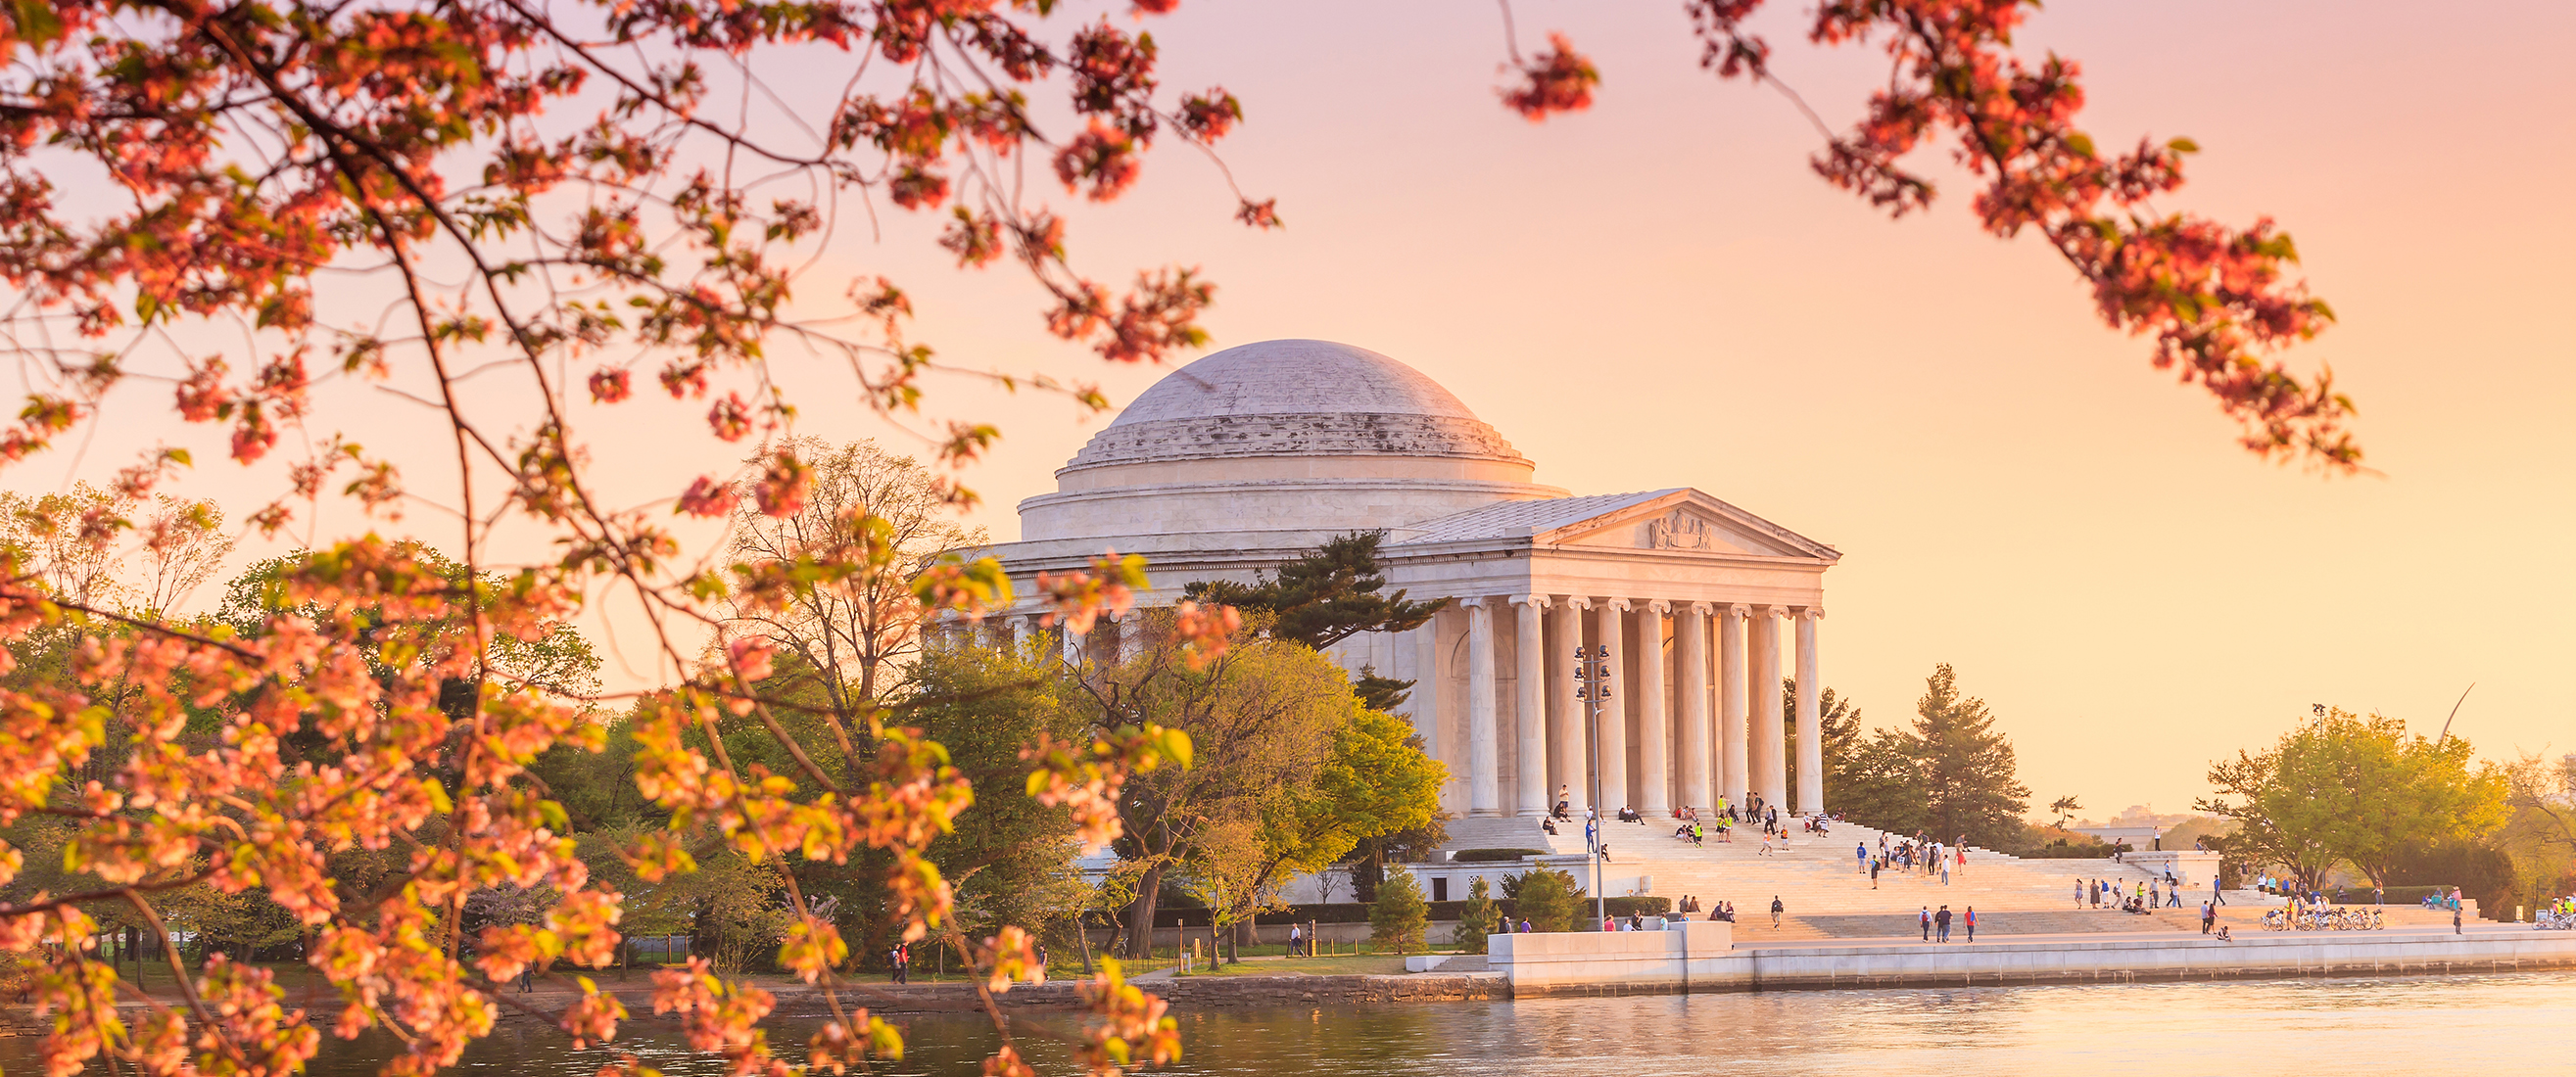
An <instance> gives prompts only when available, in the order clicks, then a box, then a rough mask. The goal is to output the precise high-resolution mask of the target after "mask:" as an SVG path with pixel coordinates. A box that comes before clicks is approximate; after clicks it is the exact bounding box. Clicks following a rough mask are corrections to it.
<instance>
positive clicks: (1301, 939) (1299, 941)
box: [1288, 924, 1306, 957]
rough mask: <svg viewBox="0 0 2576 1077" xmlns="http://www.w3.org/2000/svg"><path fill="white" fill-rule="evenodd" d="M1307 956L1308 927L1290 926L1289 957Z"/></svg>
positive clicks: (1300, 925) (1301, 925)
mask: <svg viewBox="0 0 2576 1077" xmlns="http://www.w3.org/2000/svg"><path fill="white" fill-rule="evenodd" d="M1305 954H1306V925H1304V924H1291V925H1289V926H1288V956H1290V957H1303V956H1305Z"/></svg>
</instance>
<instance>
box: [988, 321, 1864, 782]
mask: <svg viewBox="0 0 2576 1077" xmlns="http://www.w3.org/2000/svg"><path fill="white" fill-rule="evenodd" d="M1605 421H1606V420H1605ZM1602 433H1604V434H1609V433H1613V431H1608V430H1604V431H1602ZM1534 471H1535V468H1534V466H1533V465H1532V463H1531V462H1530V461H1529V460H1528V459H1526V458H1524V457H1523V456H1521V455H1520V453H1519V452H1518V451H1516V450H1514V449H1513V448H1512V445H1511V443H1510V442H1508V441H1506V440H1504V438H1503V437H1502V435H1501V434H1500V433H1498V432H1496V431H1495V430H1494V428H1492V427H1491V426H1488V425H1486V424H1485V423H1484V422H1482V421H1480V420H1478V419H1477V418H1476V416H1475V414H1474V413H1473V412H1472V411H1470V410H1468V408H1467V407H1466V405H1465V404H1463V403H1461V402H1460V401H1459V400H1458V398H1457V397H1456V396H1454V395H1452V394H1451V393H1450V392H1449V391H1448V390H1446V389H1443V388H1442V387H1441V386H1440V385H1439V384H1437V383H1435V382H1433V381H1432V380H1431V379H1430V378H1428V377H1425V376H1424V375H1422V374H1421V373H1420V372H1418V371H1416V370H1414V369H1412V368H1411V367H1408V366H1405V365H1404V364H1403V363H1400V362H1397V361H1396V360H1394V359H1391V358H1388V357H1386V356H1384V355H1379V354H1377V353H1375V352H1372V351H1368V350H1366V349H1363V348H1357V347H1352V346H1349V345H1345V344H1336V343H1331V342H1327V341H1316V340H1274V341H1264V342H1261V343H1257V344H1246V345H1243V346H1240V347H1236V348H1230V349H1227V350H1225V351H1221V352H1217V353H1215V354H1212V355H1209V356H1207V357H1205V358H1202V359H1200V360H1198V361H1197V362H1194V363H1191V364H1189V365H1188V366H1186V367H1183V368H1181V369H1180V370H1177V371H1174V372H1173V373H1171V374H1170V375H1168V376H1166V377H1164V378H1163V379H1162V380H1161V381H1159V382H1157V383H1155V385H1154V386H1153V387H1152V388H1150V389H1148V390H1146V391H1145V392H1144V394H1142V395H1140V396H1138V397H1137V398H1136V400H1135V402H1134V403H1132V404H1130V405H1129V406H1128V407H1127V408H1126V409H1125V410H1124V411H1123V412H1122V413H1120V415H1119V416H1118V418H1117V419H1116V420H1115V421H1114V422H1112V423H1110V424H1109V425H1108V427H1106V428H1105V429H1103V430H1102V431H1101V432H1100V433H1099V434H1098V435H1096V436H1094V437H1093V438H1092V439H1091V441H1090V442H1089V443H1088V444H1086V445H1085V446H1084V447H1083V448H1082V450H1081V451H1080V452H1079V453H1077V454H1076V455H1075V456H1074V458H1073V459H1072V460H1071V461H1069V462H1067V463H1066V465H1065V466H1064V467H1063V468H1062V469H1060V470H1058V471H1057V472H1056V478H1057V489H1056V492H1054V493H1051V494H1044V495H1040V496H1037V497H1032V498H1029V499H1028V500H1026V501H1023V502H1021V503H1020V506H1019V511H1020V523H1021V534H1022V538H1021V540H1020V541H1018V542H1014V543H1006V544H1002V545H999V546H996V547H993V548H992V549H991V550H990V551H989V552H990V553H992V554H993V555H994V556H996V557H998V558H1000V559H1001V561H1002V563H1003V565H1004V566H1005V567H1006V568H1007V569H1008V570H1009V571H1010V573H1011V575H1012V577H1013V580H1014V583H1015V584H1017V585H1019V587H1020V589H1021V590H1022V593H1034V588H1032V587H1029V586H1028V584H1029V583H1030V582H1031V580H1032V579H1033V578H1034V577H1035V575H1036V574H1037V573H1038V572H1041V571H1051V572H1062V571H1067V570H1071V569H1077V568H1080V567H1082V566H1084V565H1086V564H1088V563H1089V561H1090V559H1091V558H1092V557H1094V556H1096V555H1098V554H1099V553H1101V552H1102V551H1103V550H1105V549H1115V550H1117V551H1119V552H1120V553H1141V554H1144V555H1145V556H1146V557H1147V558H1148V559H1149V570H1148V571H1149V572H1150V574H1151V576H1152V578H1153V581H1154V585H1155V586H1154V590H1153V591H1152V592H1151V593H1150V594H1147V595H1143V596H1140V598H1139V605H1141V606H1158V605H1168V604H1170V603H1173V602H1176V601H1178V600H1179V598H1180V594H1181V588H1182V585H1183V584H1185V583H1187V582H1189V581H1192V580H1202V579H1219V578H1222V579H1233V580H1239V581H1243V582H1247V583H1249V582H1251V581H1252V580H1253V579H1254V577H1255V574H1256V573H1257V572H1259V571H1261V570H1264V569H1267V568H1271V567H1274V566H1276V565H1278V564H1280V563H1281V562H1284V561H1287V560H1289V559H1292V558H1294V557H1296V556H1298V555H1299V554H1301V553H1304V552H1306V551H1308V550H1311V549H1313V548H1314V547H1316V546H1318V545H1320V544H1322V543H1323V542H1324V541H1325V540H1327V539H1330V538H1332V537H1334V536H1336V535H1341V534H1345V533H1349V532H1353V531H1370V530H1384V531H1385V532H1386V533H1387V535H1386V539H1385V543H1384V545H1383V546H1382V548H1381V559H1382V562H1383V564H1384V566H1385V568H1386V573H1387V577H1388V579H1389V581H1390V586H1391V587H1400V588H1403V589H1405V590H1406V591H1408V592H1410V597H1412V598H1416V599H1422V598H1434V597H1445V598H1449V599H1451V600H1452V602H1451V604H1450V606H1449V608H1447V609H1445V610H1443V611H1442V612H1441V613H1439V614H1438V615H1437V616H1435V617H1434V618H1433V619H1432V620H1431V622H1430V623H1428V624H1425V625H1423V626H1422V627H1421V628H1419V629H1416V630H1414V631H1411V632H1405V633H1374V634H1368V635H1363V636H1359V637H1355V638H1353V639H1351V640H1348V641H1346V642H1344V643H1342V644H1340V645H1337V646H1336V647H1335V648H1334V649H1333V657H1334V658H1335V660H1336V661H1338V662H1340V663H1341V664H1342V665H1343V666H1344V668H1347V669H1351V670H1353V671H1357V670H1358V669H1360V668H1361V667H1363V666H1366V667H1372V668H1374V669H1375V670H1376V671H1377V672H1378V673H1380V674H1382V675H1385V676H1391V677H1398V678H1403V679H1408V680H1413V681H1415V682H1416V683H1415V685H1414V689H1413V693H1412V696H1411V698H1410V699H1409V700H1408V701H1407V704H1406V706H1405V707H1404V708H1400V709H1404V710H1407V711H1409V715H1410V718H1411V720H1412V722H1413V724H1414V727H1415V729H1416V730H1417V731H1418V732H1419V733H1420V735H1421V737H1422V740H1423V743H1424V744H1425V746H1426V747H1427V748H1428V749H1429V751H1430V752H1431V754H1432V755H1433V756H1435V757H1436V758H1438V759H1440V760H1441V761H1442V762H1444V763H1446V764H1447V765H1448V767H1449V774H1450V784H1449V786H1448V787H1447V788H1446V789H1445V790H1444V791H1443V802H1444V803H1443V807H1444V808H1446V809H1447V810H1448V811H1449V812H1450V813H1451V814H1452V815H1455V816H1459V817H1462V818H1464V819H1468V820H1473V819H1476V818H1486V817H1506V816H1523V817H1530V816H1539V815H1543V814H1545V813H1546V812H1547V811H1548V809H1549V807H1550V805H1551V804H1552V802H1553V801H1554V800H1555V798H1556V794H1557V793H1558V791H1560V790H1563V791H1564V792H1565V793H1566V795H1567V797H1568V799H1571V800H1572V801H1573V804H1574V807H1575V810H1576V811H1577V812H1578V813H1579V812H1580V811H1581V810H1582V809H1583V808H1584V807H1585V806H1587V805H1591V804H1593V803H1594V802H1595V801H1594V796H1595V794H1594V790H1595V788H1596V783H1597V789H1598V791H1599V792H1598V802H1599V804H1601V805H1602V806H1604V808H1605V811H1616V810H1618V809H1619V808H1621V807H1635V808H1637V809H1638V810H1640V811H1643V812H1646V813H1649V814H1650V815H1652V814H1662V813H1666V812H1668V811H1670V810H1671V809H1673V808H1677V807H1684V806H1696V807H1706V806H1709V805H1712V804H1714V803H1716V799H1717V797H1718V796H1720V795H1724V796H1726V797H1727V798H1728V799H1729V800H1730V801H1731V802H1733V803H1736V804H1743V803H1745V802H1746V795H1747V794H1748V793H1758V794H1760V795H1761V796H1762V797H1763V798H1764V799H1765V800H1766V801H1767V802H1769V803H1771V804H1774V805H1777V806H1779V807H1780V808H1781V810H1782V811H1783V813H1784V814H1785V813H1787V812H1788V811H1790V810H1792V809H1793V808H1794V809H1795V810H1796V811H1798V812H1800V813H1812V812H1815V811H1819V810H1822V808H1823V805H1824V798H1825V790H1824V777H1823V757H1822V754H1821V750H1820V748H1821V744H1820V740H1819V736H1818V733H1817V728H1816V726H1817V706H1816V694H1817V691H1818V685H1819V684H1820V683H1821V680H1820V673H1819V664H1820V658H1819V654H1818V650H1817V644H1818V638H1817V637H1818V628H1819V624H1818V622H1819V621H1820V620H1821V619H1822V618H1823V616H1824V573H1825V570H1826V569H1828V568H1831V567H1832V566H1833V565H1834V563H1835V561H1836V560H1837V559H1838V558H1839V557H1840V556H1841V555H1840V554H1839V553H1838V552H1836V551H1835V550H1834V549H1833V548H1832V547H1830V546H1826V545H1824V544H1822V543H1819V542H1816V541H1814V540H1812V539H1808V538H1805V537H1803V536H1800V535H1798V534H1797V533H1795V532H1792V531H1790V530H1789V529H1787V528H1785V527H1781V526H1780V525H1778V524H1774V523H1771V522H1770V521H1767V520H1764V519H1762V518H1760V517H1758V516H1755V515H1753V514H1752V513H1749V512H1746V511H1744V510H1742V509H1739V508H1737V507H1735V506H1733V505H1730V504H1727V503H1726V502H1724V501H1721V500H1719V499H1717V498H1715V497H1712V496H1710V495H1708V494H1706V493H1703V492H1701V491H1699V490H1696V489H1691V488H1688V487H1672V488H1666V489H1658V490H1648V491H1644V492H1639V493H1622V494H1585V495H1576V494H1573V493H1571V492H1569V491H1567V490H1563V489H1559V488H1557V487H1552V486H1545V485H1541V484H1539V483H1537V482H1535V481H1533V473H1534ZM1037 620H1038V613H1037V611H1035V610H1034V609H1033V608H1023V609H1019V610H1013V611H1008V612H1007V613H1006V614H1005V615H1004V616H1002V617H1000V618H987V624H986V626H985V627H984V629H983V630H984V631H987V632H995V633H1000V634H1004V635H1015V634H1018V633H1028V632H1037V631H1042V630H1041V629H1040V628H1039V627H1038V624H1037ZM1116 636H1117V627H1116V626H1115V625H1109V626H1104V627H1102V628H1100V629H1096V630H1095V631H1094V632H1093V634H1092V637H1091V638H1090V639H1063V638H1062V637H1052V638H1054V639H1056V640H1057V642H1058V643H1059V645H1061V646H1063V647H1065V649H1066V653H1067V655H1068V657H1070V658H1072V659H1074V660H1077V661H1078V660H1081V657H1082V655H1083V653H1084V650H1085V648H1089V649H1090V653H1091V654H1092V655H1093V656H1094V657H1106V656H1107V650H1108V649H1110V648H1114V647H1115V639H1116ZM1603 647H1606V648H1608V649H1609V653H1610V656H1611V657H1610V661H1609V663H1608V666H1609V669H1608V674H1609V676H1608V677H1607V679H1606V684H1607V687H1608V689H1609V695H1608V698H1607V700H1606V701H1605V700H1601V699H1599V698H1597V697H1596V695H1595V685H1594V681H1593V680H1592V679H1591V678H1588V677H1586V678H1578V677H1577V672H1578V660H1577V657H1576V655H1577V651H1578V648H1581V649H1584V650H1586V651H1593V650H1596V649H1598V648H1603ZM1790 675H1794V676H1795V677H1796V678H1797V686H1798V687H1797V691H1798V700H1797V703H1798V707H1797V713H1798V735H1797V738H1796V745H1797V751H1796V755H1797V759H1796V760H1795V765H1796V766H1797V768H1798V774H1799V781H1798V784H1797V788H1798V793H1799V795H1798V800H1799V802H1798V803H1797V804H1795V805H1791V804H1789V803H1788V801H1787V797H1786V793H1787V786H1788V774H1789V769H1788V768H1789V766H1790V765H1791V760H1790V759H1789V758H1787V754H1788V753H1787V752H1786V751H1785V745H1786V741H1787V738H1786V737H1785V736H1784V730H1783V728H1782V721H1781V710H1780V708H1781V687H1780V682H1781V678H1782V677H1784V676H1790ZM1579 689H1582V690H1584V691H1582V693H1581V694H1582V696H1583V697H1584V698H1580V699H1578V690H1579Z"/></svg>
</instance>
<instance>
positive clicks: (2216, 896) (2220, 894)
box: [2209, 875, 2227, 905]
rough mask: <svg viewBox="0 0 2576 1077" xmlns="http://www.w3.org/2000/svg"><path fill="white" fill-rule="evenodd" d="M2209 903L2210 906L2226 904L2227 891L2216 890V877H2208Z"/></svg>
mask: <svg viewBox="0 0 2576 1077" xmlns="http://www.w3.org/2000/svg"><path fill="white" fill-rule="evenodd" d="M2209 903H2210V904H2212V905H2225V904H2227V891H2225V890H2221V889H2219V888H2218V876H2216V875H2212V876H2210V877H2209Z"/></svg>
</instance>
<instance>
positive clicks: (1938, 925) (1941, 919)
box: [1932, 905, 1950, 942]
mask: <svg viewBox="0 0 2576 1077" xmlns="http://www.w3.org/2000/svg"><path fill="white" fill-rule="evenodd" d="M1932 927H1933V928H1934V929H1935V930H1937V931H1939V932H1940V934H1941V941H1943V942H1948V941H1950V907H1949V906H1947V905H1943V906H1941V911H1940V912H1936V913H1933V914H1932Z"/></svg>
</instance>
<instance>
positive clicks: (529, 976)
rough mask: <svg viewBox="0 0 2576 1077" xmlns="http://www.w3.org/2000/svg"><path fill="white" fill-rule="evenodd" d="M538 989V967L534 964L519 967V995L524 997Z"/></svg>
mask: <svg viewBox="0 0 2576 1077" xmlns="http://www.w3.org/2000/svg"><path fill="white" fill-rule="evenodd" d="M536 989H537V966H535V965H534V964H527V965H521V966H519V993H520V994H522V995H524V994H527V993H529V992H531V991H534V990H536Z"/></svg>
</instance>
